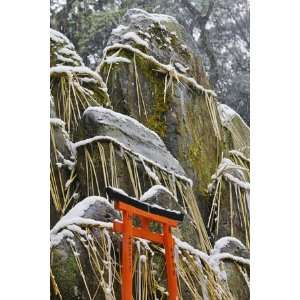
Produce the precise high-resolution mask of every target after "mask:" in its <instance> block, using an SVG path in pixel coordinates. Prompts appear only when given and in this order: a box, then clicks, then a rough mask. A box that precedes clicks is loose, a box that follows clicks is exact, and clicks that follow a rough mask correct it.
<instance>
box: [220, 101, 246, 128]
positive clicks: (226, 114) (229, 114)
mask: <svg viewBox="0 0 300 300" xmlns="http://www.w3.org/2000/svg"><path fill="white" fill-rule="evenodd" d="M217 108H218V112H219V116H220V119H221V123H222V125H223V126H224V127H226V128H228V127H229V126H230V123H231V121H232V119H233V118H234V117H237V118H239V119H240V120H241V122H242V123H243V124H244V126H245V127H247V128H249V126H248V125H247V124H246V123H245V121H244V120H243V119H242V117H241V116H240V115H239V114H238V113H237V112H236V111H234V110H233V109H232V108H230V107H229V106H228V105H226V104H223V103H219V102H218V103H217Z"/></svg>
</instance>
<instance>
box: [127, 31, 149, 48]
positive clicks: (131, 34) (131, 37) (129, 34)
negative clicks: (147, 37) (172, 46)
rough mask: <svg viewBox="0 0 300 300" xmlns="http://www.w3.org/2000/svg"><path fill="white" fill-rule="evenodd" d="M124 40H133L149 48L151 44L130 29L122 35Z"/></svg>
mask: <svg viewBox="0 0 300 300" xmlns="http://www.w3.org/2000/svg"><path fill="white" fill-rule="evenodd" d="M122 39H123V40H125V41H126V40H132V41H134V42H135V43H136V44H138V45H141V46H143V47H146V48H149V45H148V43H147V42H146V41H144V40H143V39H142V38H140V37H139V36H138V35H137V34H136V33H135V32H133V31H129V32H126V33H125V34H123V35H122Z"/></svg>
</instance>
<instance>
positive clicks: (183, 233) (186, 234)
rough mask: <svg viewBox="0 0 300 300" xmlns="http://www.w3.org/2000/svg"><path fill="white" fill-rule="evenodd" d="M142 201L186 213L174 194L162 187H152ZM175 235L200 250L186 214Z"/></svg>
mask: <svg viewBox="0 0 300 300" xmlns="http://www.w3.org/2000/svg"><path fill="white" fill-rule="evenodd" d="M141 201H143V202H146V203H149V204H156V205H159V206H161V207H163V208H165V209H170V210H175V211H180V212H182V213H185V212H184V210H183V209H182V206H181V205H180V204H179V203H178V200H177V199H175V198H174V197H173V196H172V194H171V193H170V192H169V191H168V190H167V189H166V188H165V187H163V186H161V185H154V186H153V187H151V188H150V189H149V190H148V191H147V192H146V193H144V195H143V196H142V197H141ZM174 234H175V235H176V237H177V238H179V239H181V240H184V241H186V242H188V243H189V244H191V245H192V246H193V247H195V248H200V246H199V244H198V243H197V239H195V236H196V235H197V233H196V232H195V229H194V227H193V225H192V220H191V218H190V217H189V216H188V215H187V214H186V213H185V216H184V219H183V222H181V223H179V224H178V227H177V228H176V229H175V230H174Z"/></svg>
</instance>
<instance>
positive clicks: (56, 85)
mask: <svg viewBox="0 0 300 300" xmlns="http://www.w3.org/2000/svg"><path fill="white" fill-rule="evenodd" d="M50 89H51V99H52V106H54V109H55V113H56V116H57V117H58V118H60V119H62V120H63V121H64V122H65V123H66V130H67V132H68V133H69V134H70V135H72V133H73V130H75V129H76V128H77V124H78V120H79V119H80V117H81V113H82V112H83V111H84V109H85V108H87V107H88V106H90V105H106V106H109V105H110V102H109V96H108V94H107V89H106V85H105V83H104V82H103V80H102V78H101V76H99V74H97V73H95V72H93V71H92V70H91V69H89V68H88V67H86V66H85V65H84V64H83V61H82V59H81V58H80V57H79V55H78V54H77V53H76V51H75V49H74V45H73V44H72V43H71V42H70V41H69V40H68V38H67V37H65V36H64V35H63V34H61V33H60V32H57V31H55V30H52V29H51V31H50Z"/></svg>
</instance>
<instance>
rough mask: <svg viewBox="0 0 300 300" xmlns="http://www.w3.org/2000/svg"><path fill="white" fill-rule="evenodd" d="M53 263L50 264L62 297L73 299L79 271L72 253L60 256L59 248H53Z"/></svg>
mask: <svg viewBox="0 0 300 300" xmlns="http://www.w3.org/2000/svg"><path fill="white" fill-rule="evenodd" d="M53 257H54V263H53V264H52V265H51V269H52V272H53V274H54V276H55V279H56V282H57V285H58V288H59V290H60V292H61V294H62V296H63V298H64V299H73V298H74V297H75V295H74V287H75V286H76V283H77V274H78V272H79V270H78V267H77V264H76V261H75V258H74V256H73V254H69V255H68V257H67V258H66V259H65V258H62V253H61V250H58V249H54V250H53Z"/></svg>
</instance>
